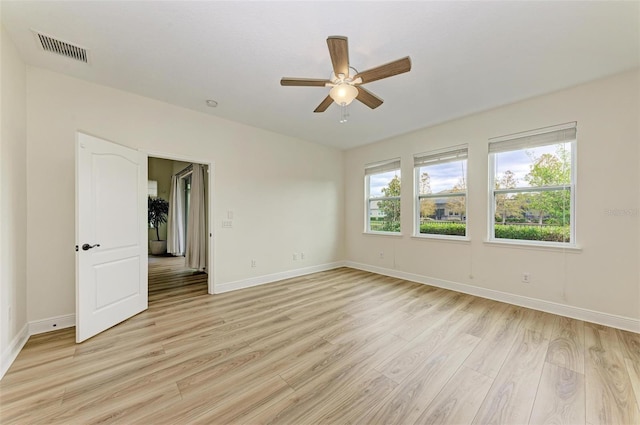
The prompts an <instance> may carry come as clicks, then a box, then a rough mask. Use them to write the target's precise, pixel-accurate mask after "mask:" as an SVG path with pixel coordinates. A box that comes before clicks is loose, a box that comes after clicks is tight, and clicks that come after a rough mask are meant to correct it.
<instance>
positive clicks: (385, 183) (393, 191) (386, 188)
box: [369, 170, 400, 198]
mask: <svg viewBox="0 0 640 425" xmlns="http://www.w3.org/2000/svg"><path fill="white" fill-rule="evenodd" d="M383 196H400V170H396V171H388V172H386V173H380V174H371V175H370V176H369V197H370V198H380V197H383Z"/></svg>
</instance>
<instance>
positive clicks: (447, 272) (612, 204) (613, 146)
mask: <svg viewBox="0 0 640 425" xmlns="http://www.w3.org/2000/svg"><path fill="white" fill-rule="evenodd" d="M639 96H640V83H639V72H638V70H635V71H633V72H627V73H624V74H620V75H617V76H614V77H611V78H607V79H603V80H598V81H595V82H592V83H588V84H584V85H581V86H577V87H574V88H571V89H568V90H564V91H561V92H557V93H554V94H550V95H546V96H541V97H537V98H533V99H530V100H526V101H523V102H519V103H516V104H512V105H508V106H504V107H501V108H497V109H494V110H491V111H487V112H484V113H479V114H476V115H472V116H469V117H465V118H462V119H458V120H455V121H451V122H447V123H444V124H442V125H438V126H435V127H431V128H427V129H423V130H420V131H416V132H412V133H410V134H406V135H403V136H400V137H395V138H392V139H389V140H385V141H382V142H380V143H376V144H374V145H368V146H364V147H361V148H356V149H353V150H350V151H348V152H347V153H346V155H345V170H346V174H345V184H346V188H345V199H346V211H345V214H346V218H345V225H346V229H347V233H346V241H345V251H346V258H347V260H348V261H352V262H355V263H359V264H361V265H366V266H368V267H369V268H371V267H381V268H383V269H386V271H393V272H398V271H400V272H404V273H411V274H414V275H418V276H420V277H421V278H425V279H424V280H429V279H431V280H436V279H437V280H442V281H449V282H454V283H461V284H467V285H473V286H474V287H478V288H485V289H491V290H496V291H501V292H503V293H507V294H515V295H519V296H525V297H531V298H534V299H537V300H544V301H549V302H554V303H559V304H563V305H566V306H572V307H579V308H583V309H587V310H593V311H596V312H600V313H607V314H612V315H618V316H623V317H627V318H631V319H636V320H637V319H638V318H640V283H639V281H638V276H639V274H638V272H639V270H638V258H639V246H638V245H639V238H638V235H639V232H640V226H639V221H640V217H639V216H638V214H629V215H622V216H611V215H607V214H606V212H605V210H607V209H619V210H628V211H637V209H638V207H639V194H638V189H637V187H638V183H639V182H640V174H639V167H638V158H639V151H638V145H639V143H640V135H639V133H640V131H639V123H638V121H639V117H640V108H639ZM570 121H577V123H578V142H577V155H578V173H577V217H576V225H577V242H578V244H580V245H581V246H582V250H581V251H579V252H562V251H561V250H551V249H539V248H538V249H535V248H524V247H522V248H521V247H517V248H514V247H510V246H500V245H496V244H493V245H492V244H487V243H484V240H485V239H486V235H487V205H488V196H487V193H488V187H487V175H488V174H487V173H488V167H487V149H488V139H489V138H491V137H496V136H501V135H506V134H512V133H517V132H521V131H526V130H532V129H536V128H540V127H546V126H551V125H554V124H561V123H566V122H570ZM462 143H468V144H469V161H468V188H469V189H468V190H469V192H468V193H469V194H468V217H469V223H468V233H469V235H470V236H471V242H449V241H442V240H424V239H417V238H411V231H412V229H413V217H412V206H413V199H412V196H413V195H412V192H413V187H412V178H413V177H412V176H413V157H412V156H413V154H415V153H421V152H425V151H429V150H432V149H438V148H443V147H447V146H453V145H458V144H462ZM396 157H401V159H402V180H403V191H402V200H401V203H402V212H403V215H402V229H403V236H402V237H390V236H375V235H365V234H363V229H364V212H363V209H364V202H363V198H364V172H363V170H364V165H365V164H366V163H371V162H375V161H380V160H385V159H390V158H396ZM381 251H384V253H385V254H384V259H382V260H381V259H380V258H379V253H380V252H381ZM525 271H526V272H529V273H531V277H532V283H530V284H528V285H525V284H522V283H520V276H521V273H522V272H525ZM471 276H473V277H471ZM639 329H640V328H639Z"/></svg>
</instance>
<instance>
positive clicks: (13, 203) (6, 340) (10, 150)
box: [0, 28, 27, 376]
mask: <svg viewBox="0 0 640 425" xmlns="http://www.w3.org/2000/svg"><path fill="white" fill-rule="evenodd" d="M0 39H1V45H0V55H1V56H0V94H1V96H0V97H1V101H0V116H1V120H0V188H1V189H0V354H1V355H2V357H1V360H2V365H1V366H2V367H1V368H0V369H1V370H0V376H2V374H3V373H4V371H5V368H6V367H8V362H9V360H12V357H13V355H14V354H16V353H17V350H19V349H20V348H21V346H22V343H24V341H25V338H26V324H27V298H26V243H25V235H26V232H27V230H26V225H27V221H26V207H27V200H26V190H27V186H26V141H27V140H26V124H27V120H26V110H27V109H26V74H25V70H26V68H25V64H24V63H23V62H22V60H21V59H20V56H19V55H18V52H17V50H16V48H15V46H14V45H13V43H12V42H11V41H10V40H9V37H8V36H7V35H6V33H5V30H4V28H2V29H1V33H0Z"/></svg>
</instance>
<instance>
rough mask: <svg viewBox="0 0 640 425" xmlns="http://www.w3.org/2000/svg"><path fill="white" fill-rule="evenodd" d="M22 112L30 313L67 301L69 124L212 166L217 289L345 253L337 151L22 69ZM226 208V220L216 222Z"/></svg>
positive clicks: (70, 293)
mask: <svg viewBox="0 0 640 425" xmlns="http://www.w3.org/2000/svg"><path fill="white" fill-rule="evenodd" d="M219 107H224V104H221V105H220V106H219ZM27 110H28V117H29V119H28V122H27V142H28V148H27V158H28V166H27V176H28V177H27V206H28V213H27V226H28V235H27V247H28V250H27V286H28V292H27V296H28V300H29V303H28V304H29V305H28V320H29V321H34V320H41V319H46V318H51V317H56V316H60V315H67V314H73V313H74V310H75V293H74V279H75V277H74V258H75V252H74V245H75V235H74V196H75V192H74V190H75V189H74V143H75V132H76V131H77V130H81V131H83V132H86V133H89V134H92V135H95V136H98V137H101V138H104V139H107V140H111V141H114V142H117V143H120V144H123V145H126V146H130V147H133V148H139V149H142V150H146V151H150V152H153V153H157V154H159V153H163V154H166V156H167V157H175V158H184V157H188V158H201V159H202V162H209V161H210V162H212V163H213V167H212V168H213V171H212V172H213V173H214V177H213V181H214V187H213V189H212V190H211V193H212V195H213V202H214V220H213V225H212V229H213V231H214V249H215V251H214V266H213V270H214V280H215V284H216V287H217V288H218V287H219V286H221V287H224V284H225V283H227V284H228V283H232V282H237V281H248V280H251V279H254V278H258V277H261V276H268V275H273V274H277V273H282V272H285V271H290V270H294V269H299V268H309V267H313V266H321V265H325V264H331V263H333V262H336V261H338V260H341V259H342V258H343V238H342V234H343V221H342V202H343V187H344V184H343V178H342V169H343V164H342V152H341V151H339V150H337V149H333V148H328V147H324V146H320V145H318V144H314V143H309V142H306V141H303V140H299V139H295V138H291V137H287V136H283V135H279V134H275V133H272V132H268V131H264V130H260V129H257V128H253V127H249V126H246V125H243V124H239V123H234V122H231V121H227V120H223V119H219V118H217V117H214V116H211V115H207V114H202V113H198V112H194V111H191V110H187V109H183V108H179V107H176V106H172V105H169V104H165V103H162V102H159V101H155V100H152V99H148V98H144V97H141V96H137V95H133V94H131V93H127V92H123V91H119V90H114V89H111V88H108V87H104V86H99V85H96V84H92V83H87V82H84V81H81V80H78V79H74V78H70V77H66V76H63V75H61V74H56V73H53V72H50V71H47V70H44V69H41V68H36V67H31V66H28V67H27ZM228 211H233V227H232V228H222V225H221V223H222V220H223V219H225V220H226V217H227V212H228ZM45 217H46V219H45ZM52 223H55V225H52ZM294 252H305V260H304V261H293V259H292V253H294ZM252 259H254V260H256V264H257V267H255V268H252V267H251V260H252ZM53 271H55V272H53Z"/></svg>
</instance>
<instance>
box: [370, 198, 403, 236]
mask: <svg viewBox="0 0 640 425" xmlns="http://www.w3.org/2000/svg"><path fill="white" fill-rule="evenodd" d="M369 229H370V230H372V231H374V232H399V231H400V199H388V200H384V201H369Z"/></svg>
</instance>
